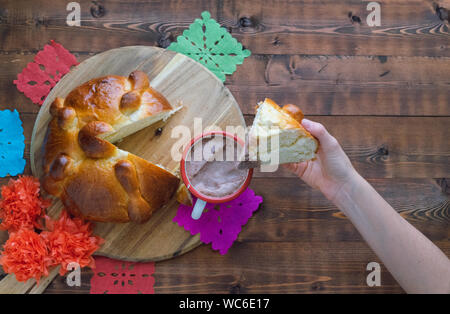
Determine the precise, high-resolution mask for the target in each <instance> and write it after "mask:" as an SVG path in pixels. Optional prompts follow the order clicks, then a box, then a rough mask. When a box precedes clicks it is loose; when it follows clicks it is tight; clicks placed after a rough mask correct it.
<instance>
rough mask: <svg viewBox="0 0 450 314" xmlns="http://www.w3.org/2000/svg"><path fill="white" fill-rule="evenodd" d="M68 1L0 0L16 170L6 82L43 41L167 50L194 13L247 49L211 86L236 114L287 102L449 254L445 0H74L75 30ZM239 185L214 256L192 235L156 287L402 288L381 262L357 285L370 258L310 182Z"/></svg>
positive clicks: (57, 288) (2, 103) (19, 105)
mask: <svg viewBox="0 0 450 314" xmlns="http://www.w3.org/2000/svg"><path fill="white" fill-rule="evenodd" d="M68 2H70V1H53V0H32V1H31V0H30V1H19V0H11V1H7V0H1V1H0V36H1V37H0V39H1V40H0V65H1V71H0V109H7V108H16V109H17V110H18V111H19V112H20V116H21V119H22V121H23V124H24V132H25V138H26V144H27V147H26V152H25V154H26V157H27V166H26V173H27V174H30V164H29V151H28V149H29V144H30V140H31V131H32V128H33V124H34V121H35V118H36V114H37V112H38V110H39V106H37V105H35V104H33V103H32V102H31V101H30V100H29V99H28V98H26V97H25V96H24V95H23V94H21V93H20V92H19V91H18V90H17V89H16V88H15V86H14V85H13V83H12V82H13V80H14V79H15V78H16V76H17V74H18V73H19V72H21V71H22V69H23V68H24V67H25V66H26V64H27V63H28V62H30V61H32V60H33V58H34V56H35V54H36V53H37V52H38V51H39V50H40V49H42V48H43V47H44V45H45V44H47V43H49V41H50V40H52V39H53V40H55V41H57V42H59V43H61V44H62V45H63V46H64V47H66V48H67V49H68V50H69V51H71V52H72V53H74V54H75V55H76V57H77V58H78V60H79V61H83V60H85V59H86V58H89V57H90V56H92V55H94V54H97V53H99V52H102V51H105V50H108V49H111V48H116V47H121V46H129V45H149V46H160V47H167V46H168V45H169V44H170V42H171V41H174V40H175V38H176V36H178V35H180V34H181V32H182V31H183V30H184V29H185V28H187V27H188V25H189V24H190V23H191V22H192V21H193V20H194V19H195V18H198V17H200V13H201V12H202V11H204V10H208V11H210V12H211V16H212V17H213V18H215V19H217V20H218V21H219V23H221V24H222V25H223V26H225V27H226V28H228V30H229V31H230V32H231V33H232V35H233V36H235V37H236V38H237V39H238V40H239V41H240V42H242V43H243V45H244V46H245V47H246V48H248V49H250V50H251V51H252V55H251V57H249V58H248V59H246V60H245V62H244V64H243V65H241V66H238V68H237V71H236V72H235V73H234V74H233V75H231V76H228V77H227V80H226V83H225V84H226V86H227V87H228V88H229V89H230V90H231V92H232V93H233V95H234V97H235V98H236V100H237V102H238V103H239V104H240V106H241V109H242V111H243V113H244V115H245V118H246V120H247V123H251V121H252V119H253V115H254V105H255V104H256V103H257V101H259V100H262V99H263V98H264V97H270V98H272V99H274V100H275V101H277V102H279V103H281V104H285V103H294V104H298V105H299V106H300V107H301V108H302V109H303V111H304V112H305V114H306V115H307V116H308V118H310V119H312V120H316V121H319V122H321V123H323V124H324V125H325V126H326V127H327V128H328V129H329V131H330V132H331V133H332V134H333V135H335V136H336V138H337V139H338V140H339V141H340V143H341V144H342V146H343V147H344V149H345V151H346V152H347V154H348V155H349V156H350V158H351V160H352V162H353V164H354V166H355V167H356V168H357V170H358V171H359V172H360V173H361V174H362V175H363V176H364V177H365V178H367V179H368V180H369V181H370V183H371V184H372V185H373V186H374V187H375V189H376V190H377V191H379V193H380V194H381V195H382V196H383V197H385V198H386V200H387V201H388V202H389V203H390V204H391V205H392V206H393V207H394V208H395V209H396V210H397V211H398V212H400V213H401V215H402V216H403V217H405V218H406V219H407V220H408V221H410V222H411V223H412V224H413V225H414V226H416V227H417V228H418V229H419V230H420V231H422V232H423V233H424V234H425V235H426V236H427V237H429V238H430V239H431V240H432V241H433V242H434V243H435V244H436V245H437V246H438V247H440V248H441V249H442V250H443V251H444V252H445V253H446V254H447V256H449V255H450V241H449V238H450V225H449V221H450V218H449V217H450V210H449V208H450V206H449V204H450V202H449V193H450V187H449V182H450V181H449V180H450V179H449V178H450V145H449V142H450V141H449V138H450V85H449V84H450V36H449V21H448V20H447V19H448V15H449V13H448V11H447V9H450V1H448V0H445V1H442V0H437V1H435V0H433V1H431V0H430V1H425V0H389V1H388V0H380V1H379V3H380V4H381V26H379V27H369V26H368V25H367V23H366V16H367V15H368V13H369V12H368V11H367V10H366V5H367V2H363V1H361V0H345V1H344V0H323V1H316V0H299V1H287V0H286V1H253V0H250V1H237V0H220V1H201V0H189V1H187V0H164V1H124V0H98V1H85V0H83V1H78V2H79V3H80V6H81V26H80V27H76V26H73V27H70V26H67V25H66V16H67V14H68V12H67V11H66V4H67V3H68ZM7 181H8V179H7V178H3V179H0V183H1V184H5V183H7ZM251 187H252V188H253V189H254V190H255V191H256V193H257V194H259V195H262V196H263V197H264V203H263V204H262V206H261V207H260V209H259V211H258V212H257V213H256V214H255V215H254V216H253V217H252V218H251V219H250V221H249V223H248V224H247V225H246V226H245V227H244V228H243V231H242V232H241V234H240V236H239V238H238V240H237V241H236V243H235V244H234V245H233V247H232V248H231V249H230V250H229V252H228V254H227V255H225V256H221V255H220V254H218V253H217V252H214V251H212V250H211V248H210V246H209V245H202V246H200V247H199V248H197V249H194V250H193V251H191V252H189V253H187V254H185V255H182V256H179V257H177V258H174V259H171V260H168V261H164V262H159V263H156V270H155V274H154V277H155V280H156V283H155V292H156V293H178V292H194V293H211V292H222V293H229V292H230V293H338V292H340V293H361V292H364V293H402V292H403V290H402V289H401V287H400V286H399V285H398V284H397V283H396V282H395V280H394V279H393V278H392V276H391V275H390V274H389V273H388V272H387V270H386V269H385V268H384V266H382V274H381V287H372V288H371V287H368V286H367V285H366V276H367V274H368V271H366V265H367V264H368V263H369V262H372V261H375V262H380V260H379V259H378V258H377V256H376V255H375V254H374V253H373V252H372V251H371V250H370V248H369V247H368V246H367V244H366V243H365V242H364V241H363V239H362V238H361V236H360V235H359V234H358V232H357V231H356V229H355V228H354V227H353V226H352V224H351V223H350V222H349V220H348V219H346V218H345V216H344V215H343V214H341V213H340V212H339V210H338V209H337V208H336V207H335V206H334V205H332V204H331V203H330V202H329V201H327V200H326V199H325V198H324V197H323V196H322V195H321V194H320V192H318V191H315V190H313V189H311V188H309V187H308V186H306V185H305V184H304V183H302V182H301V181H300V180H299V179H297V178H295V177H293V176H292V175H291V174H289V173H288V172H286V171H284V170H281V171H278V172H276V173H272V174H261V173H257V174H256V177H255V178H254V180H253V182H252V184H251ZM0 237H1V238H2V239H1V240H2V242H3V241H4V238H5V235H4V234H3V235H2V236H0ZM399 250H401V248H399ZM91 275H92V272H90V271H83V277H82V286H81V287H68V286H67V285H66V284H65V281H64V278H61V277H58V278H57V279H55V281H54V282H53V283H52V284H51V285H50V286H49V287H48V289H47V290H46V292H47V293H60V292H70V293H88V292H89V279H90V277H91Z"/></svg>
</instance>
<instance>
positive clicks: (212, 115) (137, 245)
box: [30, 46, 245, 261]
mask: <svg viewBox="0 0 450 314" xmlns="http://www.w3.org/2000/svg"><path fill="white" fill-rule="evenodd" d="M133 70H141V71H144V72H146V73H147V74H148V76H149V79H150V84H151V86H152V87H153V88H155V89H156V90H158V91H159V92H161V93H162V94H163V95H164V96H165V97H166V98H167V99H168V100H169V102H170V103H172V104H175V103H177V102H179V101H181V102H182V104H183V108H182V109H181V110H180V111H179V112H177V113H176V114H174V115H173V116H172V117H170V118H169V119H168V121H166V122H162V121H161V122H159V123H156V124H155V125H152V126H150V127H148V128H146V129H143V130H141V131H139V132H137V133H135V134H133V135H131V136H129V137H127V138H125V139H123V140H122V141H121V142H120V143H118V144H117V146H118V147H119V148H121V149H123V150H126V151H129V152H131V153H133V154H136V155H138V156H140V157H142V158H144V159H147V160H149V161H150V162H153V163H156V164H160V165H163V166H164V167H166V168H167V169H169V170H171V171H173V172H177V171H178V168H179V162H176V161H174V160H173V159H172V158H171V154H170V151H171V148H172V145H173V144H175V143H176V142H177V141H180V138H179V137H178V138H177V137H175V138H172V137H171V133H172V129H173V128H174V127H176V126H178V125H184V126H187V127H188V128H190V130H191V136H193V135H194V118H201V119H202V126H203V128H205V127H207V126H210V125H216V126H218V127H220V128H222V129H225V127H226V126H244V127H245V121H244V117H243V116H242V112H241V110H240V109H239V106H238V104H237V103H236V101H235V99H234V97H233V96H232V94H231V93H230V91H229V90H228V89H227V88H226V87H225V86H224V85H223V84H222V82H221V81H220V80H219V79H218V78H217V77H216V76H215V75H214V74H213V73H212V72H210V71H209V70H208V69H206V68H205V67H203V66H202V65H201V64H199V63H197V62H195V61H194V60H192V59H190V58H188V57H186V56H184V55H181V54H177V53H175V52H173V51H168V50H164V49H160V48H155V47H145V46H130V47H122V48H118V49H112V50H109V51H106V52H103V53H101V54H98V55H95V56H93V57H91V58H89V59H88V60H86V61H84V62H82V63H81V64H79V65H78V66H77V67H75V68H74V69H72V70H71V71H70V72H69V73H68V74H66V75H65V76H64V77H63V78H62V79H61V80H60V81H59V82H58V84H56V86H55V87H54V88H53V89H52V91H51V92H50V93H49V95H48V96H47V99H46V100H45V102H44V104H43V105H42V108H41V110H40V111H39V114H38V116H37V119H36V122H35V126H34V129H33V135H32V140H31V158H30V159H31V168H32V171H33V174H34V175H35V176H37V177H41V175H42V169H41V165H42V147H43V144H44V138H45V134H46V131H47V125H48V122H49V121H50V119H51V116H50V114H49V111H48V110H49V106H50V104H51V103H52V102H53V100H54V99H55V97H65V96H66V95H67V94H68V93H69V92H70V91H72V90H73V89H74V88H76V87H77V86H79V85H81V84H82V83H84V82H86V81H88V80H90V79H92V78H96V77H100V76H104V75H110V74H116V75H123V76H128V75H129V74H130V72H132V71H133ZM159 127H163V132H162V134H160V135H155V130H156V129H157V128H159ZM62 207H63V206H62V203H61V201H60V200H57V199H55V201H54V202H53V205H52V206H51V208H49V210H48V212H49V214H50V215H51V216H53V217H57V216H59V213H60V211H61V209H62ZM177 208H178V203H177V202H176V201H175V200H174V199H173V200H172V201H171V202H170V203H169V204H168V205H166V206H165V207H164V208H161V209H159V210H158V211H156V212H155V213H154V214H153V216H152V218H151V219H150V220H149V221H148V222H147V223H144V224H135V223H125V224H113V223H96V227H95V234H97V235H99V236H101V237H102V238H104V239H105V240H106V242H105V244H104V245H103V246H102V247H101V249H100V250H99V251H97V253H96V254H98V255H103V256H108V257H112V258H117V259H122V260H128V261H160V260H164V259H168V258H172V257H175V256H177V255H180V254H183V253H185V252H187V251H189V250H191V249H193V248H195V247H197V246H198V245H199V244H200V243H201V242H200V238H199V236H198V235H195V236H192V235H191V234H190V233H189V232H188V231H186V230H184V229H183V228H182V227H180V226H178V224H176V223H175V222H173V221H172V219H173V217H174V216H175V214H176V211H177Z"/></svg>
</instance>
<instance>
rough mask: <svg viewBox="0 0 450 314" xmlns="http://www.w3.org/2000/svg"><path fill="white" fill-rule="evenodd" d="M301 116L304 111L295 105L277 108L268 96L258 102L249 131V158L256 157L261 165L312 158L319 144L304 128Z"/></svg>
mask: <svg viewBox="0 0 450 314" xmlns="http://www.w3.org/2000/svg"><path fill="white" fill-rule="evenodd" d="M302 119H303V113H302V112H301V110H300V109H299V108H298V107H296V106H294V105H285V106H283V108H280V107H279V106H278V105H277V104H276V103H275V102H274V101H273V100H271V99H269V98H266V99H265V100H264V102H260V103H259V104H258V106H257V111H256V116H255V120H254V121H253V125H252V127H251V129H250V132H249V143H250V145H249V155H250V158H255V157H256V158H257V159H258V160H260V161H261V163H262V164H276V163H278V164H284V163H291V162H301V161H306V160H310V159H313V158H315V154H316V152H317V149H318V147H319V143H318V141H317V140H316V139H315V138H314V137H313V136H312V135H311V134H310V133H309V132H308V131H306V130H305V129H304V128H303V126H302V125H301V121H302ZM277 137H278V139H277ZM276 155H277V156H278V158H276ZM274 157H275V158H274ZM277 159H278V161H277Z"/></svg>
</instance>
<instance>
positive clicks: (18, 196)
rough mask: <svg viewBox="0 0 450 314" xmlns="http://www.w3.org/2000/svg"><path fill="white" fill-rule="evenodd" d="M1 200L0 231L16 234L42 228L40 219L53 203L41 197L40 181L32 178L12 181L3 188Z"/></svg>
mask: <svg viewBox="0 0 450 314" xmlns="http://www.w3.org/2000/svg"><path fill="white" fill-rule="evenodd" d="M1 194H2V198H1V200H0V219H1V220H2V223H1V224H0V229H3V230H5V229H6V230H8V231H9V232H15V231H18V230H19V229H22V228H25V229H30V230H32V229H33V228H35V227H38V228H39V227H40V226H39V224H38V219H39V218H40V217H42V216H43V215H44V212H45V209H46V208H47V207H48V206H50V204H51V201H49V200H45V199H43V198H41V197H40V196H39V181H38V179H36V178H34V177H31V176H21V177H19V178H18V179H17V180H12V179H11V180H10V181H9V183H8V185H5V186H3V187H2V192H1Z"/></svg>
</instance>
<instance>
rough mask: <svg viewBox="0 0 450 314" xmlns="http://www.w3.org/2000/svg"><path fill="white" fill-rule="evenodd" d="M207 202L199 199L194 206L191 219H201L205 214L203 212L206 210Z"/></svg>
mask: <svg viewBox="0 0 450 314" xmlns="http://www.w3.org/2000/svg"><path fill="white" fill-rule="evenodd" d="M205 206H206V202H205V201H204V200H202V199H199V198H198V199H197V201H196V202H195V205H194V209H192V214H191V218H192V219H194V220H197V219H199V218H200V216H201V215H202V213H203V210H204V209H205Z"/></svg>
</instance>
